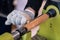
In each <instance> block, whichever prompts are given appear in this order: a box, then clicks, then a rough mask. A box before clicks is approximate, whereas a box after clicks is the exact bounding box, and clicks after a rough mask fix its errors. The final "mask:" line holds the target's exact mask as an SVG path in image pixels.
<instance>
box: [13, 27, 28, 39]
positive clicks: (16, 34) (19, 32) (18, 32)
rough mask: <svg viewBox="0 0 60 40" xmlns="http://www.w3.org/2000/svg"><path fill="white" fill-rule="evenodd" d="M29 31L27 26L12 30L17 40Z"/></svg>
mask: <svg viewBox="0 0 60 40" xmlns="http://www.w3.org/2000/svg"><path fill="white" fill-rule="evenodd" d="M27 32H28V31H27V29H26V28H25V27H21V28H20V29H18V30H16V31H15V32H12V36H13V38H14V40H17V39H19V38H20V37H21V36H22V35H24V34H25V33H27Z"/></svg>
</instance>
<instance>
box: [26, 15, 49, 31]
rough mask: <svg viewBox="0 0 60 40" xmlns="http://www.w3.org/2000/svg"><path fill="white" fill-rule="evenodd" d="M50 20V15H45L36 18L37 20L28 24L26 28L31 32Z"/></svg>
mask: <svg viewBox="0 0 60 40" xmlns="http://www.w3.org/2000/svg"><path fill="white" fill-rule="evenodd" d="M48 18H49V15H47V14H44V15H42V16H40V17H38V18H36V19H35V20H33V21H31V22H30V23H28V24H26V25H25V27H26V28H27V29H28V31H30V30H31V29H32V28H34V27H36V26H37V25H39V24H40V23H42V22H44V21H46V20H47V19H48Z"/></svg>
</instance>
